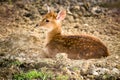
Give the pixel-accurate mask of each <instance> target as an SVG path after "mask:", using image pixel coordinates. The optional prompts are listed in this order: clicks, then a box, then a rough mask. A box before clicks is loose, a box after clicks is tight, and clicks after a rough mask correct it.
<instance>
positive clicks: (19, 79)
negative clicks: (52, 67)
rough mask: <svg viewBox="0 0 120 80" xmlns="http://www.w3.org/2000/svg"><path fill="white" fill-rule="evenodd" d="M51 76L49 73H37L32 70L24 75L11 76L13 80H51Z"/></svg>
mask: <svg viewBox="0 0 120 80" xmlns="http://www.w3.org/2000/svg"><path fill="white" fill-rule="evenodd" d="M51 77H52V75H51V74H50V73H47V72H46V73H44V72H38V71H36V70H32V71H29V72H26V73H20V74H15V75H14V76H13V79H14V80H26V79H27V80H32V79H40V80H47V79H49V78H51Z"/></svg>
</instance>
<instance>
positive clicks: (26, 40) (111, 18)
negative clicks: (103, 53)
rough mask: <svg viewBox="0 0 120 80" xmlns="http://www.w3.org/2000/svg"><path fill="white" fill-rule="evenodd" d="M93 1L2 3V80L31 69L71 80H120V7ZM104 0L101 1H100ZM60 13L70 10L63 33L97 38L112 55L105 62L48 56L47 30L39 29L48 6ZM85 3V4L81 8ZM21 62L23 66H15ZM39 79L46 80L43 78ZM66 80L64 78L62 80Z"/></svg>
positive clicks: (0, 52)
mask: <svg viewBox="0 0 120 80" xmlns="http://www.w3.org/2000/svg"><path fill="white" fill-rule="evenodd" d="M91 1H93V2H83V4H82V1H81V2H80V1H77V0H76V1H73V0H70V1H68V0H66V1H65V2H64V1H62V0H61V1H58V0H56V1H54V0H50V1H49V2H47V0H44V1H41V0H35V1H33V0H26V1H25V0H13V1H12V0H11V2H10V1H9V2H8V1H4V0H3V1H1V2H0V80H8V79H14V75H15V74H20V73H21V72H27V71H30V70H37V71H41V70H43V69H45V71H51V72H53V73H54V74H53V75H54V76H53V77H52V79H47V80H56V76H59V75H60V74H61V75H67V76H68V77H69V78H68V80H119V79H120V14H119V13H120V8H119V7H118V8H117V7H115V8H105V7H101V6H99V5H98V4H100V3H99V2H98V3H96V4H95V2H94V0H91ZM100 1H101V0H100ZM46 3H47V4H48V5H50V6H51V8H52V9H54V10H55V11H56V12H58V11H59V10H60V9H62V8H64V9H67V17H66V19H65V20H64V21H63V26H62V32H63V34H67V35H69V34H88V35H91V36H95V37H97V38H99V39H101V41H102V42H103V43H104V44H105V45H106V46H107V47H108V49H109V52H110V56H108V57H106V58H101V59H89V60H71V59H68V58H67V56H66V55H65V54H64V53H62V54H58V55H57V56H56V57H55V58H53V59H50V58H45V57H44V52H43V48H44V42H45V30H44V29H41V28H35V25H36V24H37V23H38V22H39V21H40V20H41V18H42V15H43V14H45V13H46V12H47V9H46V7H45V6H44V4H46ZM80 3H81V5H79V4H80ZM94 9H95V10H94ZM14 62H20V64H17V65H16V64H15V65H14V64H13V63H14ZM38 80H42V79H39V78H38ZM60 80H64V79H60Z"/></svg>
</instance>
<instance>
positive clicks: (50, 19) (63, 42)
mask: <svg viewBox="0 0 120 80" xmlns="http://www.w3.org/2000/svg"><path fill="white" fill-rule="evenodd" d="M65 16H66V11H64V10H63V11H60V12H59V13H58V14H57V15H56V14H55V13H54V12H51V11H50V12H48V13H47V14H46V15H45V16H44V17H43V19H42V21H41V22H40V23H39V25H40V26H41V27H44V28H47V29H48V32H47V35H46V45H45V48H46V54H47V57H55V55H56V54H58V53H67V54H68V58H71V59H90V58H101V57H106V56H108V55H109V53H108V49H107V47H106V46H105V45H104V44H103V43H102V42H101V41H100V40H99V39H97V38H95V37H92V36H88V35H62V34H61V22H62V20H64V18H65Z"/></svg>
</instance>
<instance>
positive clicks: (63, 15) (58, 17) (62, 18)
mask: <svg viewBox="0 0 120 80" xmlns="http://www.w3.org/2000/svg"><path fill="white" fill-rule="evenodd" d="M65 17H66V11H65V10H62V11H60V12H59V13H58V14H57V17H56V19H57V20H59V21H62V20H64V19H65Z"/></svg>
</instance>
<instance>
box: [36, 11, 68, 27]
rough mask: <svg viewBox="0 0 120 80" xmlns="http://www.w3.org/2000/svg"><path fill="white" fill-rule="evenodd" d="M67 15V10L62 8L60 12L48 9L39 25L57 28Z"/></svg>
mask: <svg viewBox="0 0 120 80" xmlns="http://www.w3.org/2000/svg"><path fill="white" fill-rule="evenodd" d="M65 17H66V11H65V10H61V11H60V12H59V13H58V14H56V13H55V12H54V11H48V13H47V14H45V15H44V16H43V18H42V20H41V21H40V22H39V23H38V26H40V27H44V28H55V27H57V26H60V25H61V21H62V20H64V18H65Z"/></svg>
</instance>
